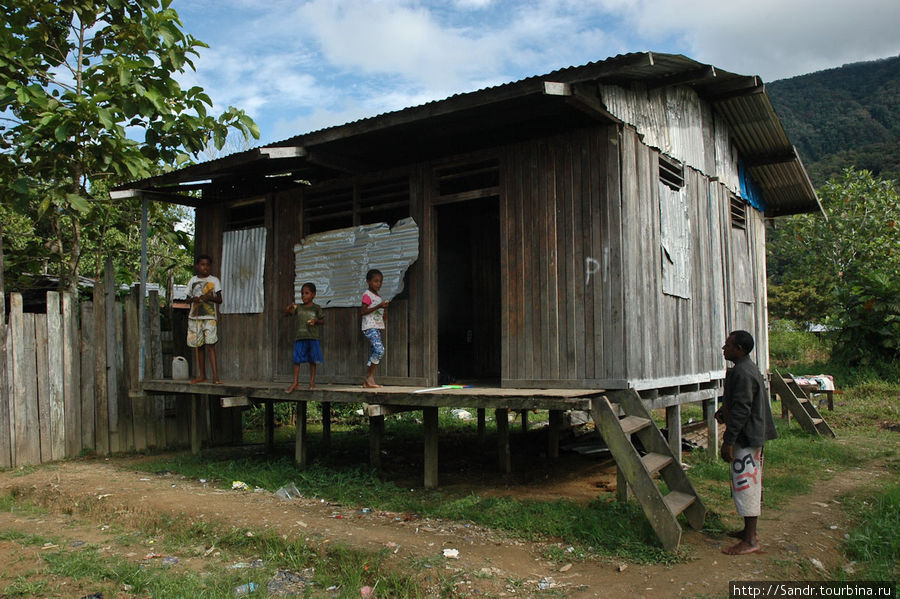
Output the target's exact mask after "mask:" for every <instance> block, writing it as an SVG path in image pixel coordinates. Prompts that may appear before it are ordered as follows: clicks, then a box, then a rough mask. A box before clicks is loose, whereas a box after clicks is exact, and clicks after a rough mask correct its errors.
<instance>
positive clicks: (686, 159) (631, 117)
mask: <svg viewBox="0 0 900 599" xmlns="http://www.w3.org/2000/svg"><path fill="white" fill-rule="evenodd" d="M599 88H600V98H601V100H602V101H603V104H604V105H605V106H606V109H607V110H608V111H609V112H610V113H611V114H612V115H613V116H615V117H616V118H618V119H620V120H622V121H624V122H625V123H628V124H629V125H632V126H633V127H634V128H635V130H637V132H638V134H640V135H641V137H642V138H643V140H644V143H645V144H647V145H648V146H650V147H653V148H656V149H658V150H659V151H660V152H662V153H664V154H667V155H669V156H671V157H672V158H675V159H676V160H678V161H680V162H682V163H684V164H685V165H687V166H690V167H691V168H694V169H696V170H698V171H700V172H702V173H704V174H705V175H708V176H716V177H718V178H719V180H720V181H721V182H722V183H724V184H725V185H726V186H727V187H728V188H729V189H730V190H731V191H733V192H735V193H739V192H740V182H739V179H738V168H737V159H736V158H737V157H736V156H735V155H734V152H733V151H732V144H731V138H730V128H729V125H728V121H727V120H726V119H725V118H723V117H722V116H720V115H718V114H717V115H716V116H715V117H714V122H709V118H710V115H711V114H713V113H711V112H710V111H708V110H707V111H704V109H703V102H702V100H701V99H700V96H699V95H697V93H696V92H695V91H693V90H692V89H690V88H688V87H684V86H681V87H665V88H659V89H654V90H650V91H647V89H646V88H645V87H644V86H643V85H634V86H633V87H632V88H630V89H626V88H624V87H621V86H618V85H600V86H599ZM706 129H709V130H712V131H713V141H712V143H714V145H715V148H707V147H706V144H707V143H709V142H708V138H707V136H705V135H704V130H706ZM713 155H714V156H715V165H714V166H715V172H710V167H711V166H712V165H710V164H707V156H713Z"/></svg>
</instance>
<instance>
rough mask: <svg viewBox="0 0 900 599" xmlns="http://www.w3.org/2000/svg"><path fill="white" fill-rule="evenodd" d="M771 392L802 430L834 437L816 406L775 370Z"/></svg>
mask: <svg viewBox="0 0 900 599" xmlns="http://www.w3.org/2000/svg"><path fill="white" fill-rule="evenodd" d="M770 380H771V382H772V391H773V392H775V393H777V394H778V397H780V398H781V401H782V402H784V406H785V407H786V408H787V409H788V410H790V412H791V414H793V415H794V418H796V419H797V422H799V423H800V426H801V427H803V430H805V431H807V432H808V433H812V434H813V435H818V436H822V437H824V436H826V435H827V436H830V437H834V436H835V434H834V431H833V430H831V427H830V426H828V423H827V422H825V419H824V418H822V414H820V413H819V410H818V408H816V405H815V404H814V403H813V402H812V401H810V399H809V396H807V395H806V393H804V392H803V390H802V389H801V388H800V386H799V385H797V383H796V382H795V381H794V379H793V378H791V377H789V376H782V375H781V373H780V372H778V371H777V370H775V371H773V372H772V376H771V377H770Z"/></svg>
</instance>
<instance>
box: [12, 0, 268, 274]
mask: <svg viewBox="0 0 900 599" xmlns="http://www.w3.org/2000/svg"><path fill="white" fill-rule="evenodd" d="M170 4H171V0H54V1H48V0H0V8H2V10H3V13H4V15H5V20H4V21H3V25H2V27H0V119H2V121H0V124H2V127H0V193H2V194H3V196H4V200H5V201H9V203H10V205H12V206H13V207H14V208H15V209H16V211H17V213H18V214H19V215H24V216H25V217H26V218H28V219H30V220H31V223H32V226H33V227H34V230H35V231H36V232H37V233H38V235H39V236H40V237H41V238H44V239H46V240H47V241H46V243H45V247H44V249H45V252H44V254H43V255H41V254H40V253H37V254H35V255H36V256H39V260H40V261H43V263H44V265H45V267H46V266H48V265H49V266H50V267H53V268H54V269H58V270H57V272H58V274H59V275H61V276H62V277H64V278H65V279H66V280H67V281H68V284H69V286H70V288H74V286H75V284H76V281H77V275H78V274H79V272H80V270H81V266H82V260H83V259H84V253H85V233H86V229H87V228H90V227H96V226H97V224H96V221H97V220H99V221H100V222H105V223H106V224H107V227H106V229H105V230H104V229H102V227H101V231H105V234H110V233H111V232H112V231H113V229H114V227H110V226H109V225H110V220H109V219H110V216H111V215H112V213H115V212H117V211H120V210H124V211H125V212H128V210H133V209H130V208H125V209H123V208H122V207H116V206H114V205H112V204H110V203H109V201H108V199H107V196H106V190H107V189H108V188H109V187H111V186H112V185H114V184H116V183H120V182H123V181H128V180H134V179H139V178H143V177H147V176H150V175H153V174H155V173H157V172H159V171H160V169H161V168H162V167H163V166H164V165H180V164H183V163H185V162H187V161H188V160H190V159H191V157H195V156H197V154H198V153H199V152H201V151H202V150H203V149H204V148H205V147H206V146H207V144H208V143H209V142H210V141H211V142H212V143H213V144H214V145H215V146H216V147H221V146H222V145H224V143H225V140H226V137H227V135H228V132H229V130H237V131H239V132H241V133H242V134H244V135H245V136H250V135H252V136H253V137H255V138H258V137H259V130H258V128H257V126H256V124H255V123H254V122H253V121H252V119H250V117H249V116H247V115H246V114H245V113H244V112H243V111H242V110H238V109H236V108H233V107H229V108H228V109H227V110H225V111H224V112H223V113H222V114H220V115H218V116H214V115H212V114H209V112H208V110H209V108H210V107H211V106H212V101H211V100H210V98H209V97H208V96H207V95H206V94H205V93H204V92H203V90H202V89H201V88H199V87H192V88H190V89H183V88H182V87H181V86H180V85H179V84H178V82H177V81H176V80H175V78H174V76H176V75H177V74H179V73H184V72H185V71H186V70H187V69H193V68H194V64H193V62H192V59H193V58H194V57H196V56H197V51H198V49H199V48H202V47H206V45H205V44H204V43H203V42H201V41H199V40H197V39H195V38H194V37H192V36H191V35H188V34H185V33H184V32H183V31H182V30H181V22H180V20H179V18H178V14H177V13H176V12H175V10H173V9H172V8H171V7H170ZM137 138H142V141H137ZM100 200H102V202H101V201H100ZM133 216H134V215H133V214H129V217H130V218H133ZM131 222H132V223H133V222H135V221H133V220H132V221H131ZM4 224H6V227H4V228H8V227H9V226H11V225H10V224H7V223H6V220H4ZM101 238H102V235H101ZM0 241H2V239H0ZM101 243H105V242H101ZM88 245H89V244H88ZM108 245H109V244H108ZM114 246H115V243H113V244H111V246H110V247H107V254H108V252H109V250H111V249H113V248H114ZM98 247H99V246H98ZM95 249H96V248H95ZM0 266H2V265H0Z"/></svg>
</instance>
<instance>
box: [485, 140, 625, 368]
mask: <svg viewBox="0 0 900 599" xmlns="http://www.w3.org/2000/svg"><path fill="white" fill-rule="evenodd" d="M618 145H619V139H618V133H617V129H616V127H614V126H610V127H598V128H596V129H590V130H583V131H576V132H572V133H568V134H565V135H560V136H557V137H553V138H548V139H543V140H538V141H531V142H526V143H522V144H518V145H515V146H512V147H509V148H506V149H505V151H504V153H503V157H502V160H501V197H500V220H501V244H502V245H501V248H502V249H501V252H502V255H501V269H502V271H503V278H502V280H503V283H504V285H503V290H502V292H503V322H502V338H503V356H502V377H503V382H504V384H507V385H513V386H515V385H543V386H608V383H609V382H610V380H611V379H616V378H621V377H622V375H623V374H624V367H625V359H624V358H625V356H624V354H625V351H624V350H625V338H624V331H625V328H624V327H625V321H624V305H623V304H624V291H625V289H624V286H623V280H622V217H623V215H622V213H621V208H622V206H621V204H620V202H619V184H620V175H619V156H618Z"/></svg>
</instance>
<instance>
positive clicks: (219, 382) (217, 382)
mask: <svg viewBox="0 0 900 599" xmlns="http://www.w3.org/2000/svg"><path fill="white" fill-rule="evenodd" d="M213 383H215V384H216V385H221V384H222V381H220V380H219V379H214V380H213Z"/></svg>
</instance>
